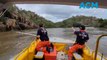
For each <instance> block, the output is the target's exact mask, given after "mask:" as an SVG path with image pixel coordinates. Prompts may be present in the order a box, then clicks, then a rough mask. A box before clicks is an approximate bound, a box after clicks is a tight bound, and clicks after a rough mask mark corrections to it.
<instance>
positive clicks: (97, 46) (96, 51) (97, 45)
mask: <svg viewBox="0 0 107 60" xmlns="http://www.w3.org/2000/svg"><path fill="white" fill-rule="evenodd" d="M105 36H107V34H104V35H100V36H99V37H98V38H97V41H96V49H95V55H94V60H96V58H97V53H98V48H99V41H100V39H101V38H102V37H105Z"/></svg>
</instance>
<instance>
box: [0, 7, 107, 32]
mask: <svg viewBox="0 0 107 60" xmlns="http://www.w3.org/2000/svg"><path fill="white" fill-rule="evenodd" d="M5 10H6V9H2V10H1V11H0V14H1V13H3V12H4V11H5ZM40 23H43V24H45V27H46V28H59V27H60V28H68V27H72V26H73V24H75V23H81V24H84V25H85V26H90V27H100V28H107V19H101V18H96V17H92V16H73V17H71V18H68V19H66V20H63V21H61V22H56V23H54V22H52V21H49V20H46V19H45V18H43V17H41V16H39V15H37V14H36V13H34V12H31V11H26V10H22V9H18V8H17V7H16V6H13V5H11V6H10V9H8V10H7V11H6V12H5V14H4V15H3V16H2V17H0V31H1V30H3V31H4V30H12V29H14V30H15V29H17V30H18V29H19V30H20V29H32V28H33V29H34V28H37V27H38V24H40Z"/></svg>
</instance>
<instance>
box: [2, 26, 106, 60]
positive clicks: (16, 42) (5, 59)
mask: <svg viewBox="0 0 107 60" xmlns="http://www.w3.org/2000/svg"><path fill="white" fill-rule="evenodd" d="M47 30H48V35H49V37H59V38H64V39H69V40H73V41H74V40H75V38H76V36H75V35H74V34H73V31H72V29H71V28H47ZM22 32H25V33H31V34H36V29H33V30H24V31H22ZM87 32H88V33H89V36H90V40H89V41H88V42H87V45H88V46H89V47H90V48H91V50H94V49H95V44H96V40H97V37H98V36H99V35H101V34H107V29H98V28H93V27H88V28H87ZM34 39H35V37H34V36H30V35H24V34H19V33H16V31H10V32H0V60H12V58H13V57H14V56H15V55H16V54H18V53H19V52H21V51H22V50H23V49H24V48H25V47H27V46H29V45H30V43H31V42H32V41H33V40H34ZM106 50H107V37H104V38H102V39H101V41H100V48H99V52H101V53H103V54H104V56H106V57H107V51H106Z"/></svg>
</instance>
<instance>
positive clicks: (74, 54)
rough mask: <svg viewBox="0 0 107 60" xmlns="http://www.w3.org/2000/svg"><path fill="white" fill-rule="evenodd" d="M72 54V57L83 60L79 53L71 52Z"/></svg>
mask: <svg viewBox="0 0 107 60" xmlns="http://www.w3.org/2000/svg"><path fill="white" fill-rule="evenodd" d="M73 56H74V58H75V59H76V60H83V58H82V56H81V55H80V54H78V53H76V52H75V53H73Z"/></svg>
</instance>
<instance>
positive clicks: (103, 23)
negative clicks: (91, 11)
mask: <svg viewBox="0 0 107 60" xmlns="http://www.w3.org/2000/svg"><path fill="white" fill-rule="evenodd" d="M75 23H81V24H83V25H85V26H89V27H100V28H107V19H101V18H96V17H91V16H75V17H71V18H68V19H66V20H64V21H62V22H57V23H56V25H57V27H65V28H66V27H72V26H73V24H75Z"/></svg>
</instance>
